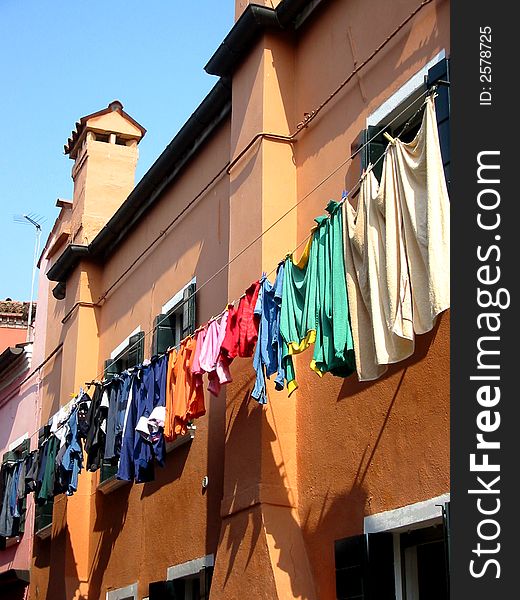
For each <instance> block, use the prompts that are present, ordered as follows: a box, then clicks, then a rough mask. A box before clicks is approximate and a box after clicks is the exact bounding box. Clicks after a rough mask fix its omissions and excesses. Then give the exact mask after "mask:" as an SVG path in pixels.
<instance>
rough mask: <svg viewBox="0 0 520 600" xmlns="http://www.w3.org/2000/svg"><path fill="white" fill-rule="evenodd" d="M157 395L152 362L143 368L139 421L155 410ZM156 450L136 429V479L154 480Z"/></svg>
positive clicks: (141, 481)
mask: <svg viewBox="0 0 520 600" xmlns="http://www.w3.org/2000/svg"><path fill="white" fill-rule="evenodd" d="M154 397H155V379H154V370H153V366H152V365H151V364H148V365H146V366H143V367H142V369H141V385H140V386H139V389H138V396H137V401H138V402H137V421H139V419H141V418H145V419H147V418H148V417H149V416H150V414H151V412H152V410H153V401H154ZM153 458H154V452H153V445H152V443H151V442H150V441H149V440H146V439H145V438H144V437H143V436H142V435H140V434H139V433H137V432H136V431H134V462H135V481H136V483H144V482H146V481H153V480H154V477H155V472H154V460H153Z"/></svg>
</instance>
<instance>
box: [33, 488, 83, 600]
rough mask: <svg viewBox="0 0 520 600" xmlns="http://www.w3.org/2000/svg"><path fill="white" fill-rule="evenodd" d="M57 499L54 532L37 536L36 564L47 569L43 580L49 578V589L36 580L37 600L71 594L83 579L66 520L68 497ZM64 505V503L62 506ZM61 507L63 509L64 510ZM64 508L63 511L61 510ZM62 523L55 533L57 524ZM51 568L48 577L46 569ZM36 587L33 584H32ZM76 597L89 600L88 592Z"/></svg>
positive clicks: (35, 545) (35, 543)
mask: <svg viewBox="0 0 520 600" xmlns="http://www.w3.org/2000/svg"><path fill="white" fill-rule="evenodd" d="M58 498H59V497H57V500H55V509H54V515H53V518H54V522H53V525H52V527H53V535H52V536H49V537H48V538H47V539H43V540H41V539H39V538H38V537H36V536H35V537H34V547H33V556H34V565H35V567H37V568H38V569H41V571H42V572H43V573H44V575H43V577H42V580H44V581H45V579H48V587H47V590H46V591H45V590H41V589H40V587H39V582H38V581H36V582H35V584H34V590H33V594H32V598H33V599H34V600H57V599H58V598H67V597H68V595H69V593H70V590H71V588H72V587H74V588H75V589H76V590H78V589H79V584H80V579H79V575H78V572H77V570H76V568H75V565H76V562H75V560H74V550H73V548H72V544H71V541H70V534H69V529H68V527H67V524H66V514H67V508H66V504H67V500H66V498H65V497H63V500H62V501H61V502H60V501H59V500H58ZM60 505H63V506H62V507H60ZM60 509H61V510H60ZM60 512H61V515H60V514H59V513H60ZM56 523H60V527H59V530H58V531H57V532H56V533H55V531H56V529H55V524H56ZM47 569H48V578H46V577H45V571H46V570H47ZM31 587H32V586H31ZM76 600H87V599H86V597H85V596H83V595H81V596H77V597H76Z"/></svg>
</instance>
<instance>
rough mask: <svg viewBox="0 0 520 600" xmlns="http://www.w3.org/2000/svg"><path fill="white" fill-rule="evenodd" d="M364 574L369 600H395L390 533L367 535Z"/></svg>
mask: <svg viewBox="0 0 520 600" xmlns="http://www.w3.org/2000/svg"><path fill="white" fill-rule="evenodd" d="M366 562H367V565H368V569H367V572H366V575H367V581H366V587H367V588H368V598H370V599H371V600H395V577H394V538H393V535H392V534H391V533H388V532H382V533H369V534H368V535H367V559H366Z"/></svg>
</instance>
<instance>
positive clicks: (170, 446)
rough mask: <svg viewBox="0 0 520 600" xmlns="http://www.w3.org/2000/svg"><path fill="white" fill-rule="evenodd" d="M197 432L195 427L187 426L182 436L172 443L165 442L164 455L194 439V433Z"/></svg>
mask: <svg viewBox="0 0 520 600" xmlns="http://www.w3.org/2000/svg"><path fill="white" fill-rule="evenodd" d="M196 431H197V426H196V425H188V427H187V431H186V433H185V434H184V435H180V436H178V437H177V438H176V439H175V440H174V441H173V442H166V454H168V453H169V452H172V451H173V450H175V448H178V447H179V446H183V445H184V444H187V443H188V442H191V440H192V439H193V438H194V437H195V432H196Z"/></svg>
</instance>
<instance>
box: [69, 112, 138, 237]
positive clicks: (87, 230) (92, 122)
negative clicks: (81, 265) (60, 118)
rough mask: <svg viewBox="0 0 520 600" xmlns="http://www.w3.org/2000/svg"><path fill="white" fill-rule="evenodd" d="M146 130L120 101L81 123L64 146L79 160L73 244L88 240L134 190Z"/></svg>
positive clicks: (75, 176) (74, 171) (75, 170)
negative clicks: (141, 142) (138, 147)
mask: <svg viewBox="0 0 520 600" xmlns="http://www.w3.org/2000/svg"><path fill="white" fill-rule="evenodd" d="M145 133H146V130H145V129H144V127H142V126H141V125H139V123H137V121H135V120H134V119H132V117H130V115H128V114H127V113H125V112H124V110H123V105H122V104H121V102H119V100H114V101H113V102H111V103H110V104H109V105H108V107H107V108H105V109H103V110H100V111H98V112H95V113H92V114H90V115H87V116H85V117H82V118H81V119H80V120H79V121H78V122H77V123H76V129H75V130H74V131H73V132H72V134H71V137H70V138H69V140H68V142H67V144H66V145H65V154H68V155H69V158H71V159H72V160H73V161H74V166H73V167H72V179H73V181H74V196H73V201H72V215H71V231H70V233H71V237H70V242H71V243H73V244H82V245H87V244H89V243H90V242H91V241H92V240H93V238H94V237H95V236H96V234H97V233H98V232H99V231H100V229H101V228H102V227H103V226H104V225H105V224H106V223H107V221H108V220H109V219H110V217H111V216H112V215H113V214H114V213H115V212H116V210H117V209H118V208H119V207H120V206H121V204H122V203H123V201H124V200H125V199H126V198H127V196H128V195H129V193H130V192H131V191H132V189H133V188H134V185H135V168H136V166H137V159H138V156H139V152H138V149H137V145H138V144H139V142H140V141H141V139H142V137H143V136H144V134H145Z"/></svg>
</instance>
